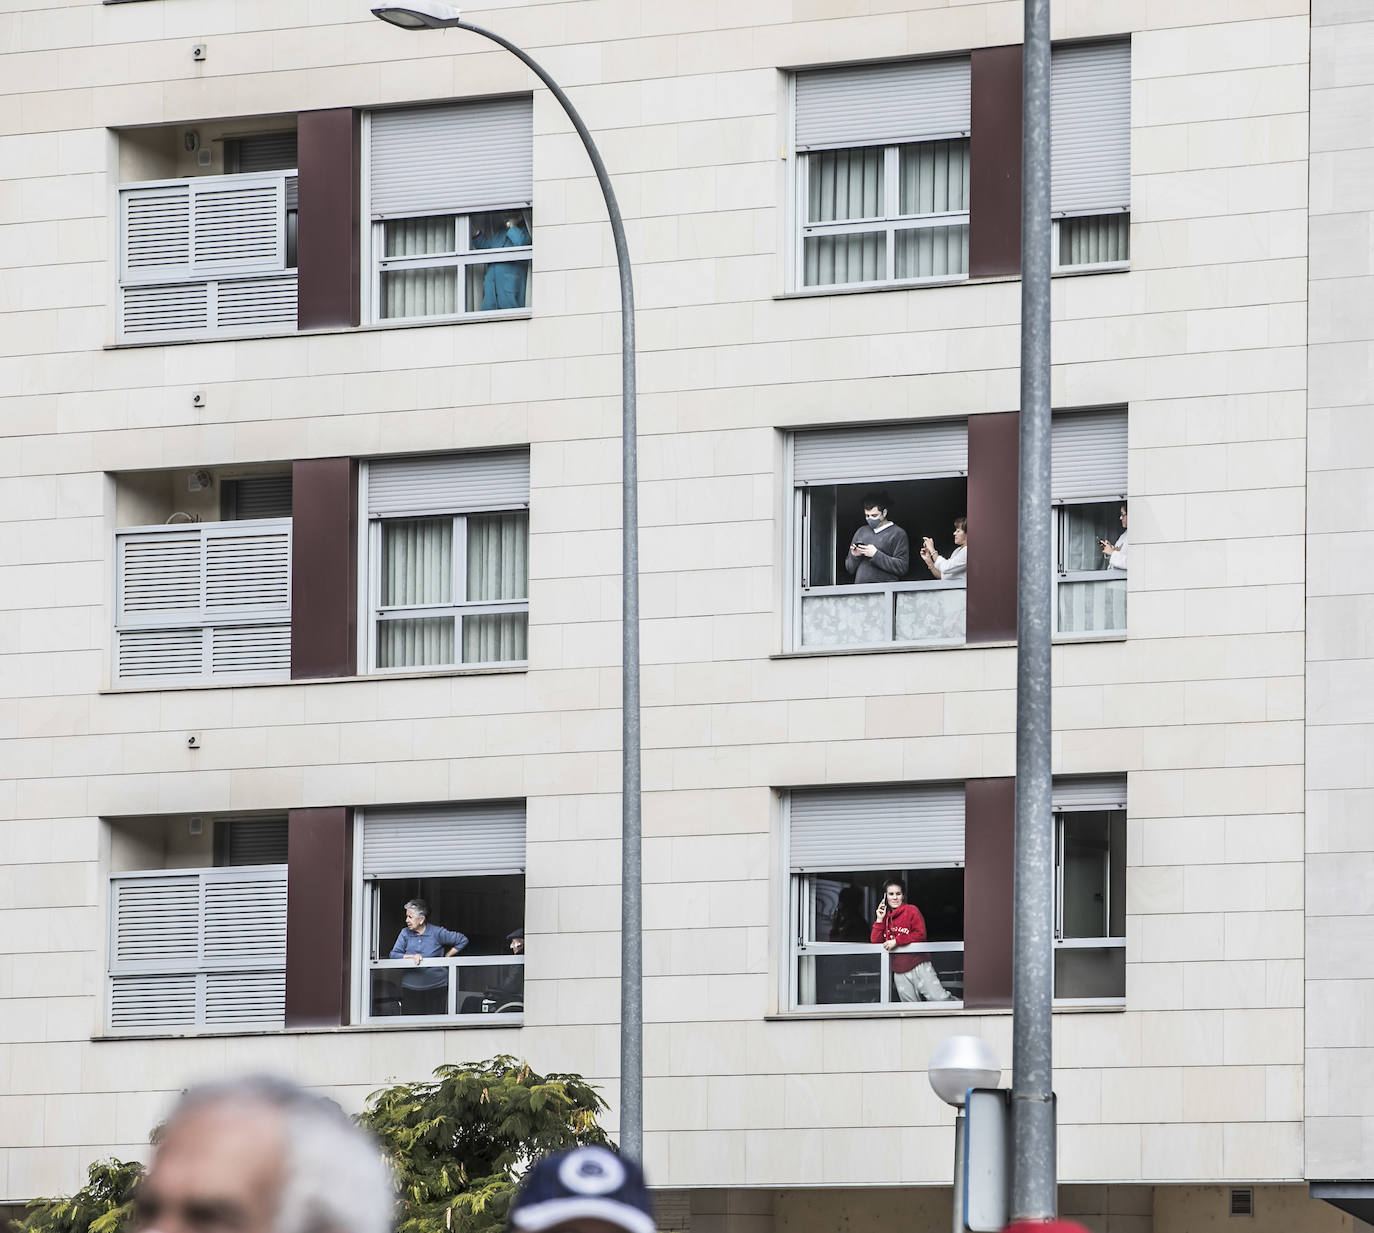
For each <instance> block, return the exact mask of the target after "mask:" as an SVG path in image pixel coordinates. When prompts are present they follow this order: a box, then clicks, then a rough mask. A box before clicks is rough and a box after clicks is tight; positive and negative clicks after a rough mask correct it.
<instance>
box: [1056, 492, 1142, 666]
mask: <svg viewBox="0 0 1374 1233" xmlns="http://www.w3.org/2000/svg"><path fill="white" fill-rule="evenodd" d="M1108 504H1115V505H1117V506H1118V507H1119V506H1122V505H1127V504H1128V502H1127V500H1126V498H1125V497H1123V496H1121V495H1120V494H1113V493H1109V494H1107V495H1106V496H1096V497H1071V498H1062V499H1060V500H1056V501H1054V502H1052V503H1051V505H1050V520H1051V523H1050V537H1051V542H1052V543H1053V545H1054V553H1053V555H1052V557H1051V560H1050V578H1051V586H1052V588H1053V592H1052V596H1051V601H1052V602H1051V608H1052V614H1053V620H1054V637H1055V640H1056V641H1061V642H1116V641H1120V640H1122V639H1124V638H1125V637H1126V630H1127V628H1128V627H1129V623H1130V614H1131V602H1130V587H1129V583H1128V584H1127V593H1126V621H1127V625H1124V626H1122V627H1121V628H1120V629H1084V630H1077V629H1070V630H1061V629H1060V628H1059V584H1060V583H1061V582H1072V583H1080V582H1087V583H1094V584H1100V583H1105V582H1126V581H1127V578H1128V576H1129V571H1127V570H1119V569H1091V570H1065V571H1063V572H1061V571H1060V569H1059V560H1060V555H1061V552H1062V549H1063V526H1064V520H1063V517H1062V516H1061V514H1060V511H1061V510H1063V509H1065V508H1067V507H1068V506H1071V505H1108ZM1113 542H1115V541H1113Z"/></svg>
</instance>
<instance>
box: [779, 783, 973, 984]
mask: <svg viewBox="0 0 1374 1233" xmlns="http://www.w3.org/2000/svg"><path fill="white" fill-rule="evenodd" d="M786 835H787V840H786V849H787V859H788V872H789V883H790V898H789V908H788V911H789V930H788V932H789V935H790V945H789V952H788V963H787V967H788V972H787V986H788V991H789V998H788V1002H789V1005H791V1006H792V1007H794V1008H801V1007H809V1006H826V1007H841V1006H856V1007H857V1006H862V1007H864V1008H866V1009H867V1008H871V1007H872V1006H874V1005H878V1006H887V1005H892V1004H894V1003H901V1004H903V1005H908V1006H909V1005H911V1004H913V1003H914V1002H916V1001H918V1000H919V1001H921V1002H925V1001H931V1002H934V1003H936V1004H937V1005H938V1006H939V1007H940V1008H942V1009H946V1010H948V1009H951V1008H952V1007H957V1006H959V1005H960V1004H961V1001H962V998H963V980H964V963H963V951H964V945H963V937H964V791H963V785H962V784H958V785H922V786H898V787H881V788H846V789H831V788H827V789H814V790H797V791H794V792H792V793H790V794H789V796H788V798H787V807H786ZM894 878H895V879H897V880H898V881H900V882H902V883H904V885H905V900H906V902H907V903H908V904H912V905H914V906H915V907H916V909H917V910H918V911H919V912H920V914H921V916H922V917H923V919H924V923H925V927H926V939H925V940H924V941H922V942H920V943H919V944H916V945H911V946H905V947H902V948H900V949H896V950H892V951H888V950H885V949H884V948H883V947H882V946H880V945H875V944H874V943H873V942H872V941H871V930H872V927H873V922H874V919H875V916H876V913H877V908H878V904H879V902H881V901H882V897H883V892H884V887H885V883H886V882H887V881H889V880H890V879H894ZM913 961H914V962H913ZM927 963H929V965H930V967H929V969H926V967H925V965H926V964H927ZM912 973H915V975H914V976H913V975H912ZM942 993H943V994H944V995H945V996H944V997H943V998H942V997H941V994H942Z"/></svg>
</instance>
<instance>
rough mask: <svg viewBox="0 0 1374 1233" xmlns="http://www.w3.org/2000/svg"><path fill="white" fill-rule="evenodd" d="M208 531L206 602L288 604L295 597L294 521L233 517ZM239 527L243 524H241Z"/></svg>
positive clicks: (217, 607) (217, 608)
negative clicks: (235, 519) (221, 527)
mask: <svg viewBox="0 0 1374 1233" xmlns="http://www.w3.org/2000/svg"><path fill="white" fill-rule="evenodd" d="M223 525H224V526H227V527H233V528H235V530H233V531H231V532H228V533H224V532H214V533H210V534H207V536H206V544H205V608H206V611H207V612H223V611H225V610H229V609H241V608H255V609H256V608H275V609H281V610H283V611H284V610H285V609H286V607H287V605H288V604H289V602H290V598H291V530H290V524H289V523H287V524H286V525H285V526H282V525H281V524H280V523H278V522H266V523H252V522H231V523H225V524H223ZM240 528H241V529H240Z"/></svg>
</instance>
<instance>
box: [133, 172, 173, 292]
mask: <svg viewBox="0 0 1374 1233" xmlns="http://www.w3.org/2000/svg"><path fill="white" fill-rule="evenodd" d="M119 204H120V234H121V236H122V237H123V240H124V246H123V251H122V256H121V262H120V272H121V276H122V277H123V278H126V279H127V278H135V277H136V278H139V279H141V280H143V281H148V280H151V279H156V278H180V277H183V276H185V274H186V273H187V272H188V271H189V269H190V266H191V186H190V184H189V183H187V182H185V181H183V182H181V183H178V184H157V185H150V186H149V187H147V188H126V189H124V190H122V191H121V192H120V195H119Z"/></svg>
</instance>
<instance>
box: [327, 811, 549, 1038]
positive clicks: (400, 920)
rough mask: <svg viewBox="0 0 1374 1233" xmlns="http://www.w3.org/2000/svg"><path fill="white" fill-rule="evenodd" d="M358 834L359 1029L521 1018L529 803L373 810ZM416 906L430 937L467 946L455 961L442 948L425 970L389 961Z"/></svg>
mask: <svg viewBox="0 0 1374 1233" xmlns="http://www.w3.org/2000/svg"><path fill="white" fill-rule="evenodd" d="M356 826H357V828H358V830H357V834H356V835H355V840H354V850H355V852H357V853H358V857H357V861H356V864H357V872H358V892H359V893H358V895H357V902H358V903H359V904H360V905H361V913H360V920H359V935H358V940H357V946H358V949H359V953H360V954H361V955H362V957H363V962H362V963H360V964H358V965H357V967H358V970H360V972H361V974H362V978H361V981H360V983H359V986H358V989H357V993H356V998H357V1005H356V1018H357V1020H358V1021H367V1020H378V1019H389V1018H393V1017H397V1016H401V1017H405V1018H451V1017H453V1016H463V1015H488V1016H506V1017H516V1018H518V1016H520V1015H521V1014H523V1012H524V999H525V986H524V971H525V969H524V962H525V960H524V954H523V937H524V934H523V926H524V919H525V806H524V803H523V802H514V801H498V802H490V803H486V804H482V805H439V806H424V807H418V808H413V809H368V810H366V811H359V817H358V819H357V822H356ZM417 899H418V900H423V901H424V903H425V905H426V907H427V908H428V909H429V911H428V916H427V918H426V930H428V929H429V928H430V927H431V926H432V927H434V928H436V929H438V930H447V931H450V932H451V933H455V934H460V935H462V937H463V938H464V939H466V941H465V944H464V945H462V946H461V947H460V948H459V950H458V952H457V954H455V955H452V956H448V955H446V954H444V953H442V952H443V951H447V950H448V949H449V947H448V946H443V945H441V944H440V942H436V944H435V945H434V946H433V947H432V948H431V949H433V950H434V951H435V952H437V953H435V954H433V955H429V954H425V955H424V957H423V958H422V960H421V962H420V963H419V964H416V963H415V962H414V960H413V956H412V958H409V959H407V958H401V957H398V958H392V955H393V953H396V954H399V953H400V951H399V950H398V946H399V945H400V944H401V943H402V942H403V941H404V939H405V933H406V931H405V907H406V904H407V903H408V902H410V901H413V900H417ZM517 930H518V931H520V937H521V939H522V947H521V953H518V954H516V953H512V948H511V935H512V934H513V933H515V932H516V931H517ZM445 936H447V935H445Z"/></svg>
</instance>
